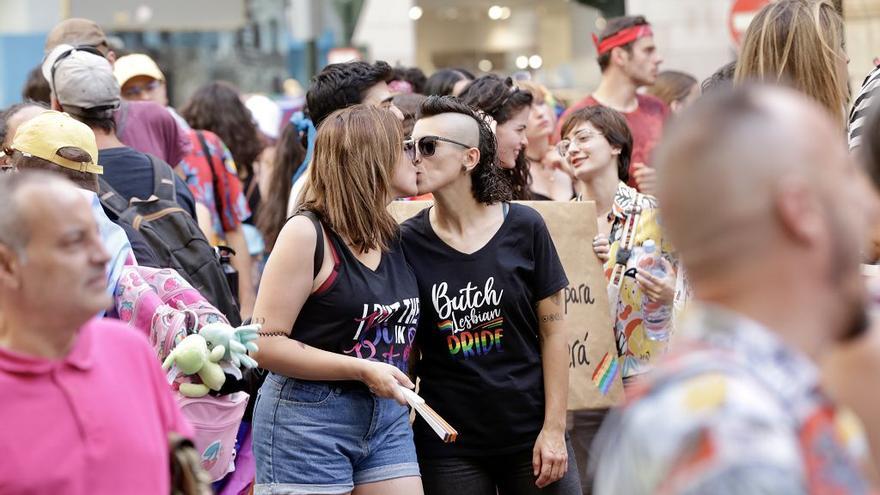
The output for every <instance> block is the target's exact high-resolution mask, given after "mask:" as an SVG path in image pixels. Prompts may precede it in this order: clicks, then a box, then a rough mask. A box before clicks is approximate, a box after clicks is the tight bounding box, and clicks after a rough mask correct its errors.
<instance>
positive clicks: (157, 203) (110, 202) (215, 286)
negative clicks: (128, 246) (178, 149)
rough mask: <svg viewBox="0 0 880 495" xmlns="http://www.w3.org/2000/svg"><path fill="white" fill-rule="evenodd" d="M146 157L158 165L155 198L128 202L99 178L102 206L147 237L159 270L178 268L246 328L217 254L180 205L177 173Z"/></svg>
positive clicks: (155, 167) (201, 291)
mask: <svg viewBox="0 0 880 495" xmlns="http://www.w3.org/2000/svg"><path fill="white" fill-rule="evenodd" d="M147 156H148V157H149V158H150V164H151V165H152V166H153V177H154V185H153V194H152V196H150V197H149V198H148V199H138V198H132V199H131V201H126V200H125V198H124V197H123V196H122V195H120V194H119V193H118V192H116V190H115V189H113V187H112V186H110V184H108V183H107V182H106V181H105V180H104V179H103V178H99V180H98V182H99V197H100V198H101V205H103V206H104V208H105V209H107V210H109V211H110V212H112V213H113V214H115V215H116V216H117V217H118V218H119V220H120V221H121V222H124V223H127V224H129V225H131V226H132V227H133V228H134V229H135V230H137V231H138V232H140V233H141V235H143V236H144V239H145V240H146V242H147V244H148V245H149V246H150V248H152V250H153V252H154V253H155V254H156V259H157V260H158V262H159V266H160V267H162V268H173V269H175V270H176V271H177V272H178V273H179V274H180V275H181V276H182V277H183V278H185V279H186V281H187V282H189V283H190V284H192V286H193V288H195V289H196V290H197V291H199V293H201V294H202V295H203V296H204V297H205V299H207V300H208V301H209V302H210V303H211V304H213V305H214V307H216V308H217V309H218V310H220V312H221V313H223V314H224V315H225V316H226V318H227V319H228V320H229V323H230V324H231V325H232V326H233V327H237V326H239V325H241V314H240V313H239V310H238V306H237V305H236V303H235V298H234V297H233V295H232V291H231V290H230V287H229V284H228V283H227V282H226V276H225V274H224V273H223V268H222V267H221V266H220V259H219V257H218V256H217V253H216V251H215V250H214V248H213V247H211V244H210V243H209V242H208V240H207V239H206V238H205V235H204V234H203V233H202V231H201V229H199V226H198V224H197V223H196V221H195V219H193V218H192V216H190V214H189V213H188V212H187V211H186V210H184V209H183V208H181V207H180V205H178V204H177V199H176V197H177V196H176V190H175V187H176V186H175V183H174V172H173V171H172V170H171V167H170V166H168V164H166V163H165V162H163V161H162V160H160V159H158V158H156V157H154V156H152V155H150V154H147Z"/></svg>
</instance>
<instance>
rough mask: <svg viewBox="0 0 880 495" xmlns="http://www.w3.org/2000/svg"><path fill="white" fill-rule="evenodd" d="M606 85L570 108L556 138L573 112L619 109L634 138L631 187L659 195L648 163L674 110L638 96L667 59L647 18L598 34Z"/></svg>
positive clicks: (617, 22) (626, 20)
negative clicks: (668, 117) (591, 107)
mask: <svg viewBox="0 0 880 495" xmlns="http://www.w3.org/2000/svg"><path fill="white" fill-rule="evenodd" d="M593 42H594V43H595V44H596V51H597V53H598V55H599V56H598V62H599V68H600V69H601V70H602V80H601V81H599V87H598V88H596V91H594V92H593V94H591V95H589V96H587V97H586V98H584V99H583V100H581V101H579V102H577V103H575V104H574V105H572V106H571V107H569V108H568V109H567V110H566V111H565V113H563V114H562V117H561V118H560V119H559V123H558V124H557V127H556V139H559V133H560V130H561V129H562V124H563V123H564V122H565V119H566V117H568V116H569V115H570V114H572V113H573V112H575V111H577V110H579V109H581V108H584V107H590V106H593V105H604V106H606V107H609V108H612V109H614V110H617V111H618V112H620V113H622V114H623V116H624V117H625V118H626V122H627V124H629V129H630V131H631V132H632V136H633V152H632V166H631V169H630V171H629V177H630V180H629V184H628V185H630V186H632V187H636V188H637V189H638V190H639V191H641V192H643V193H646V194H652V193H653V192H654V182H655V173H654V169H653V168H650V167H649V166H648V164H649V163H650V159H651V151H652V150H653V149H654V146H655V145H656V144H657V143H658V142H659V141H660V136H661V135H662V133H663V123H664V121H665V120H666V117H667V116H668V115H669V108H668V107H667V106H666V104H665V103H663V102H662V101H661V100H659V99H658V98H655V97H653V96H651V95H646V94H639V93H638V92H637V90H638V89H639V88H641V87H643V86H652V85H653V84H654V82H655V81H656V80H657V70H658V68H659V67H660V63H661V62H662V61H663V59H662V58H661V57H660V55H659V54H658V53H657V47H656V45H655V44H654V33H653V32H652V31H651V25H650V24H648V21H646V20H645V18H644V17H642V16H627V17H615V18H613V19H609V20H608V23H607V24H606V25H605V29H603V30H602V33H601V34H600V35H599V36H596V35H593Z"/></svg>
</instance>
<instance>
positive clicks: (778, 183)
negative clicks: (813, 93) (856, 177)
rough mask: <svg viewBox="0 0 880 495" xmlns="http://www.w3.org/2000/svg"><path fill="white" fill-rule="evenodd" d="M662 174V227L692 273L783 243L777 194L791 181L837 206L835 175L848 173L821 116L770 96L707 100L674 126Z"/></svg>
mask: <svg viewBox="0 0 880 495" xmlns="http://www.w3.org/2000/svg"><path fill="white" fill-rule="evenodd" d="M656 165H657V169H658V171H659V182H660V187H659V193H658V196H659V198H660V201H661V205H662V207H663V213H664V218H665V226H666V228H667V230H668V231H669V234H670V236H671V238H672V239H673V242H674V243H675V244H676V247H677V248H678V249H679V251H680V252H681V253H682V256H683V258H685V259H689V260H690V261H691V262H692V264H693V267H692V268H693V269H694V270H696V271H701V270H703V269H706V270H711V269H715V268H717V269H720V268H723V266H719V263H718V261H719V259H726V260H731V259H733V258H737V257H743V258H745V257H750V256H755V255H756V254H757V252H760V251H762V250H763V248H765V247H766V242H768V241H770V240H772V239H775V238H776V237H778V236H780V235H784V234H785V229H784V228H782V227H784V226H783V225H781V224H780V223H779V218H778V215H777V214H776V213H775V212H776V209H777V207H778V204H777V203H778V201H779V198H778V193H779V191H780V189H781V188H785V187H788V186H787V184H790V183H791V182H792V181H794V182H798V183H802V184H804V187H807V188H809V189H810V190H812V191H813V192H815V193H816V198H818V200H823V201H824V200H829V199H835V200H836V198H835V197H834V196H836V195H837V194H839V193H841V191H840V190H833V186H834V185H835V184H837V183H836V182H835V181H830V180H829V177H830V175H829V174H834V173H837V174H838V175H839V174H840V173H841V172H842V169H844V168H846V167H849V166H851V164H849V163H848V158H847V153H846V148H845V143H844V140H843V135H842V133H841V132H838V131H837V130H836V129H835V127H834V125H833V123H832V121H831V119H830V118H829V116H828V115H827V114H826V112H825V111H824V110H823V109H822V108H821V107H819V106H818V105H816V104H814V103H812V102H810V101H808V100H807V99H806V98H804V97H803V96H801V95H800V94H798V93H796V92H794V91H789V90H784V89H779V88H769V87H745V88H740V89H737V90H734V91H729V92H727V91H725V92H721V93H718V94H713V95H708V96H706V97H705V98H704V99H703V100H701V101H699V102H698V104H696V105H694V108H692V109H690V111H689V112H687V113H686V114H684V115H682V118H680V119H676V122H674V123H673V124H672V125H671V126H670V127H669V129H668V130H667V134H666V136H665V139H664V142H663V143H661V146H660V147H659V148H658V152H657V156H656ZM838 185H839V184H838ZM822 198H824V199H822Z"/></svg>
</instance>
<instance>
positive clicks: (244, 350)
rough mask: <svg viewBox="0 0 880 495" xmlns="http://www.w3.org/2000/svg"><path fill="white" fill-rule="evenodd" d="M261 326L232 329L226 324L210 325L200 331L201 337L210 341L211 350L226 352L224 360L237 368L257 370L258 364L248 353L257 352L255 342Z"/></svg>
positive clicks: (254, 325)
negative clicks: (218, 348)
mask: <svg viewBox="0 0 880 495" xmlns="http://www.w3.org/2000/svg"><path fill="white" fill-rule="evenodd" d="M260 327H261V326H260V325H259V324H253V325H245V326H241V327H238V328H232V327H231V326H229V325H227V324H225V323H209V324H207V325H205V326H203V327H202V328H201V329H200V330H199V335H201V336H202V337H204V338H205V340H207V341H208V348H209V349H212V350H213V349H216V348H217V347H223V348H224V349H226V352H225V353H224V354H223V359H224V360H225V361H227V362H229V363H231V364H232V365H233V366H235V367H236V368H256V367H257V362H256V361H254V359H253V358H251V357H250V356H248V352H256V351H258V350H259V349H258V348H257V344H256V342H254V341H255V340H257V337H258V335H257V332H259V331H260Z"/></svg>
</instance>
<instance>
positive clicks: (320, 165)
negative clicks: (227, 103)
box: [254, 105, 422, 495]
mask: <svg viewBox="0 0 880 495" xmlns="http://www.w3.org/2000/svg"><path fill="white" fill-rule="evenodd" d="M308 180H309V182H308V183H307V185H306V189H305V190H304V192H303V201H302V203H301V204H300V206H299V208H298V210H297V213H296V214H295V215H294V216H293V217H291V218H290V219H289V220H288V222H287V223H286V224H285V225H284V227H283V228H282V229H281V232H280V233H279V235H278V239H277V240H276V242H275V248H274V249H273V250H272V254H271V255H270V256H269V260H268V262H267V264H266V270H265V272H264V273H263V279H262V282H261V284H260V290H259V292H258V295H257V302H256V306H255V308H254V322H255V323H260V324H261V325H262V330H261V333H260V338H259V339H258V345H259V346H260V351H259V352H258V353H257V355H256V359H258V360H259V363H260V365H261V366H262V367H263V368H265V369H267V370H268V371H269V374H268V376H267V377H266V381H265V382H264V383H263V385H262V387H261V388H260V391H259V393H258V396H257V400H256V406H255V409H254V455H255V457H256V460H257V485H256V493H273V494H274V493H285V494H286V493H303V494H312V493H332V494H337V493H338V494H347V493H354V494H356V495H371V494H375V495H379V494H391V495H410V494H416V495H418V494H420V493H422V484H421V480H420V478H419V467H418V462H417V460H416V452H415V447H414V445H413V437H412V430H411V428H410V426H409V412H408V409H407V407H406V406H405V399H404V396H403V393H402V390H401V386H403V387H407V388H413V383H412V381H410V379H409V377H407V375H406V373H405V370H406V369H407V365H408V360H409V354H410V349H411V346H412V342H413V339H414V338H415V331H416V327H417V325H418V321H419V299H418V298H419V292H418V285H417V283H416V279H415V275H414V274H413V272H412V269H411V268H410V267H409V265H408V264H407V262H406V260H405V259H404V256H403V252H402V250H401V249H400V240H399V234H398V227H397V223H396V222H395V221H394V219H393V218H392V217H391V215H390V214H389V213H388V212H387V211H386V206H387V205H388V204H389V203H390V202H391V201H392V200H394V199H395V198H396V197H400V196H412V195H414V194H416V172H415V168H414V167H413V165H412V162H411V161H410V160H409V158H408V157H407V156H406V154H405V153H404V152H403V131H402V129H401V125H400V122H399V121H398V120H397V118H396V117H395V116H394V114H392V113H391V112H389V111H388V110H384V109H379V108H375V107H372V106H369V105H355V106H352V107H348V108H345V109H342V110H338V111H336V112H333V113H332V114H330V115H329V116H328V117H327V118H326V119H325V120H324V121H323V122H322V123H321V125H320V127H319V128H318V133H317V137H316V143H315V152H314V157H313V159H312V165H311V173H310V176H309V179H308Z"/></svg>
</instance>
